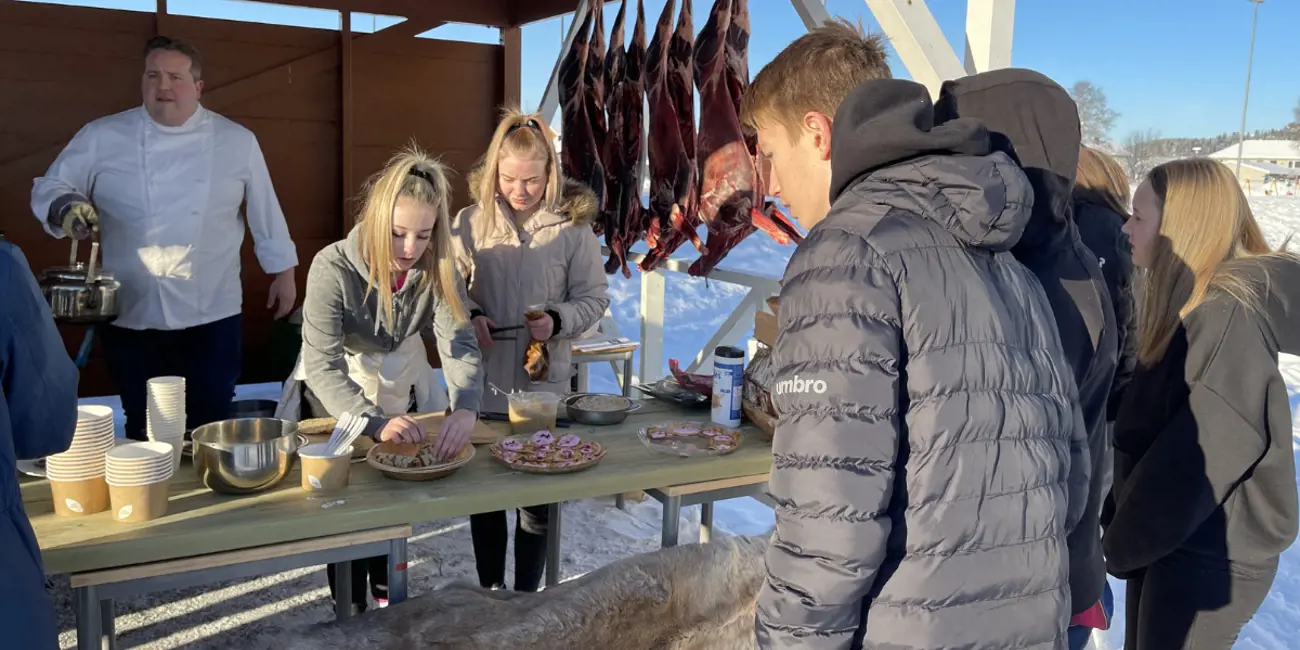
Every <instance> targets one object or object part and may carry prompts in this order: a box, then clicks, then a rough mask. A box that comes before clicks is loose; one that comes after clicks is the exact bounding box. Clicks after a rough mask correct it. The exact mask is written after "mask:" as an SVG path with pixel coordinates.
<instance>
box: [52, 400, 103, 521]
mask: <svg viewBox="0 0 1300 650" xmlns="http://www.w3.org/2000/svg"><path fill="white" fill-rule="evenodd" d="M114 443H115V440H114V438H113V409H112V407H108V406H78V407H77V428H76V431H75V432H74V433H73V434H72V444H71V445H70V446H69V447H68V450H67V451H65V452H63V453H60V454H54V455H53V456H49V457H47V458H46V459H45V475H46V478H48V479H49V481H50V490H51V492H52V494H53V497H54V511H55V512H56V513H58V514H60V515H64V516H76V515H91V514H94V513H96V512H103V511H104V510H106V509H107V508H108V485H107V484H106V483H105V482H104V471H105V461H104V454H106V453H108V451H109V450H110V449H112V448H113V445H114Z"/></svg>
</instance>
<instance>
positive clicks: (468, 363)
mask: <svg viewBox="0 0 1300 650" xmlns="http://www.w3.org/2000/svg"><path fill="white" fill-rule="evenodd" d="M450 200H451V187H450V185H449V183H448V180H447V174H446V171H445V170H444V168H443V166H442V165H441V164H440V163H439V162H438V161H437V160H434V159H433V158H431V157H429V156H428V155H427V154H425V153H424V152H423V151H421V150H420V149H419V148H418V147H416V146H414V145H412V146H410V147H408V148H406V149H404V150H403V151H401V152H400V153H398V154H397V155H395V156H393V157H392V158H391V159H390V160H389V161H388V163H387V164H386V165H385V166H384V168H383V169H382V170H380V171H379V172H378V173H376V174H375V175H374V176H372V177H371V178H370V179H369V180H368V181H367V183H366V185H365V187H364V189H363V192H362V198H361V210H360V213H359V215H358V218H357V223H356V225H355V226H354V227H353V228H352V230H351V232H349V233H348V235H347V238H346V239H344V240H343V241H339V242H335V243H334V244H331V245H329V246H327V247H325V248H324V249H322V250H321V251H320V253H318V254H317V255H316V257H315V259H314V260H312V264H311V270H310V271H309V273H308V275H307V290H306V295H305V296H304V299H303V322H302V352H301V355H300V357H299V363H298V367H297V368H296V369H295V371H294V375H293V378H292V379H291V380H290V381H289V382H286V387H285V392H284V398H283V399H282V400H281V405H280V411H282V412H283V414H282V415H279V417H286V418H288V417H292V418H293V419H295V420H297V419H302V418H306V417H338V416H339V415H340V414H341V413H344V412H347V413H350V414H352V415H356V416H361V417H363V418H365V420H366V421H367V425H366V429H365V433H366V435H369V436H372V437H374V438H375V439H377V440H380V441H390V440H391V441H397V442H409V443H421V442H424V441H425V440H426V438H428V437H430V436H431V435H434V434H436V439H434V440H433V449H434V452H435V453H436V454H437V456H438V457H439V458H442V459H450V458H454V457H455V456H456V455H457V454H458V453H459V452H460V450H461V449H462V448H464V447H465V446H466V445H468V444H469V436H470V432H471V431H472V430H473V428H474V423H475V421H476V420H477V418H478V411H479V408H480V401H481V399H482V393H483V391H482V385H483V364H482V354H481V353H480V351H479V347H478V342H477V340H476V339H475V337H474V330H473V328H472V327H471V325H470V322H469V311H468V308H467V303H466V296H465V288H464V281H463V280H462V278H461V276H460V274H459V273H458V272H457V269H456V265H455V253H454V251H455V250H456V245H455V244H454V242H453V240H452V233H451V223H450V222H451V218H450V214H449V203H450ZM424 335H432V336H433V337H435V339H436V341H437V345H438V353H439V356H440V357H441V359H442V374H443V377H444V378H445V380H446V385H447V388H448V389H449V390H450V406H451V409H452V412H451V414H450V415H448V416H447V418H446V420H445V421H444V424H443V425H442V429H441V430H440V431H438V432H432V431H425V429H424V426H423V425H422V424H421V423H420V422H418V421H417V420H415V419H413V418H411V417H409V416H408V415H407V413H411V412H442V411H444V410H445V409H446V408H447V406H448V401H449V400H448V395H447V393H446V392H444V390H443V388H442V386H441V382H439V381H438V377H437V374H436V373H435V371H434V370H433V368H432V367H430V365H429V361H428V356H427V353H426V351H425V346H424V341H423V336H424ZM387 567H388V564H387V560H386V559H385V558H383V557H380V558H370V559H368V560H358V561H356V562H354V563H353V580H352V585H353V593H352V594H351V597H352V602H353V604H354V605H355V606H357V607H358V608H359V609H361V610H364V609H365V607H366V595H365V585H366V578H367V574H368V577H369V581H370V587H371V595H372V596H373V597H374V598H375V601H376V603H377V604H379V605H380V606H383V605H386V604H387V596H388V588H387ZM331 569H332V567H331ZM333 577H334V576H333V574H332V573H330V579H331V580H330V584H331V590H332V589H333Z"/></svg>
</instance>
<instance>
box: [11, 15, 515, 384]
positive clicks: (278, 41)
mask: <svg viewBox="0 0 1300 650" xmlns="http://www.w3.org/2000/svg"><path fill="white" fill-rule="evenodd" d="M160 24H161V26H162V27H164V29H165V32H164V33H166V34H167V35H169V36H172V37H176V38H183V39H186V40H189V41H191V42H193V43H194V44H195V45H197V46H198V48H199V49H200V51H201V52H202V53H203V57H204V63H205V65H204V70H203V77H204V83H205V89H204V95H203V103H204V105H205V106H207V107H208V108H210V109H213V110H215V111H217V112H219V113H221V114H223V115H225V116H226V117H229V118H231V119H233V120H235V121H236V122H238V123H240V124H242V125H244V126H246V127H248V128H249V129H251V130H252V131H253V132H254V133H255V134H256V135H257V138H258V140H259V141H260V143H261V146H262V150H263V152H264V153H265V156H266V161H267V165H268V167H269V168H270V171H271V178H272V180H273V182H274V183H275V190H276V193H277V194H278V195H279V199H280V204H281V207H282V208H283V209H284V213H285V217H286V218H287V219H288V222H289V231H290V233H291V234H292V236H293V238H294V241H295V243H296V244H297V247H298V256H299V266H298V269H297V278H298V294H299V296H300V297H301V295H302V294H303V290H304V283H305V282H306V275H307V269H308V267H309V266H310V264H311V259H312V257H313V256H314V255H315V254H316V252H317V251H319V250H320V249H321V248H322V247H323V246H325V245H327V244H329V243H331V242H333V241H335V240H338V239H340V238H342V237H343V235H344V234H345V232H346V229H347V228H349V227H350V226H351V224H352V222H353V215H352V214H351V211H352V210H353V208H354V204H352V203H348V210H347V212H345V209H344V205H345V197H348V196H350V195H351V194H352V193H353V192H355V191H356V189H358V188H359V187H360V184H361V182H362V181H363V180H364V179H365V177H366V176H368V175H369V174H371V173H373V172H375V171H377V170H378V169H379V168H380V167H381V166H382V164H383V162H384V161H385V160H386V159H387V158H388V157H389V156H390V155H392V154H393V153H394V152H395V151H396V150H397V149H398V148H400V147H401V146H402V145H404V144H406V143H407V142H409V141H411V140H412V139H413V140H414V141H416V142H417V143H419V144H420V145H421V146H422V147H423V148H425V149H426V150H427V151H429V152H430V153H433V154H435V155H439V156H441V157H442V159H443V162H445V163H447V164H449V165H450V166H451V167H452V168H453V170H454V171H455V172H456V175H455V177H454V179H453V184H454V186H455V187H456V197H455V201H454V204H455V207H456V208H459V207H461V206H463V205H465V203H466V202H467V201H468V197H467V191H466V188H465V182H464V178H465V175H466V174H467V173H468V171H469V168H470V166H471V165H472V164H473V163H474V162H475V160H476V159H477V158H478V156H480V155H481V154H482V152H483V151H484V150H485V149H486V148H487V143H488V140H489V139H490V138H491V134H492V129H493V127H494V126H495V123H496V116H497V110H496V109H497V106H499V105H500V104H501V103H502V101H503V99H504V97H505V92H504V81H503V80H504V76H505V74H506V72H505V58H506V57H505V54H504V52H503V48H502V47H500V46H492V45H480V44H473V43H459V42H450V41H438V40H431V39H416V38H413V37H412V36H413V35H414V34H415V33H418V32H419V31H424V29H427V27H424V28H419V27H421V26H419V25H415V24H414V23H412V24H409V25H407V27H406V28H404V29H403V30H402V31H400V32H399V31H396V30H397V29H398V27H400V25H399V26H397V27H394V28H390V29H389V30H384V31H382V32H379V33H377V34H373V35H355V36H353V37H352V38H351V40H350V43H349V44H348V45H347V46H346V47H340V46H341V44H342V41H343V36H342V34H341V33H340V32H334V31H326V30H318V29H305V28H296V27H283V26H274V25H261V24H252V23H240V22H231V21H220V20H210V19H200V18H190V17H183V16H170V15H167V16H157V17H156V16H155V15H154V14H143V13H134V12H125V11H110V10H102V9H92V8H83V7H67V6H58V5H40V4H28V3H4V2H0V230H2V231H4V232H5V234H6V237H7V238H8V239H9V240H10V241H12V242H14V243H15V244H17V245H18V246H20V247H22V249H23V252H24V253H25V254H26V256H27V258H28V261H29V262H30V263H31V266H32V270H33V272H35V273H39V272H40V270H41V269H44V268H47V267H50V266H55V265H59V264H65V263H66V262H67V255H68V242H67V240H54V239H52V238H50V237H48V236H47V235H46V234H45V233H44V232H43V231H42V230H41V228H40V225H39V224H38V223H37V221H36V219H35V218H34V217H33V216H32V213H31V206H30V198H31V185H32V179H33V178H35V177H37V176H40V175H42V174H43V173H44V171H45V169H46V168H47V167H48V166H49V164H50V163H51V162H52V161H53V160H54V157H55V156H56V155H57V154H58V152H59V150H60V149H61V148H62V146H63V144H64V143H66V142H67V140H68V139H69V138H70V137H71V136H72V135H73V134H74V133H75V132H76V131H77V129H78V128H80V127H81V126H82V125H83V124H85V123H86V122H88V121H90V120H93V119H95V118H98V117H101V116H104V115H108V114H111V113H116V112H118V111H122V110H125V109H128V108H131V107H134V106H138V105H139V104H140V103H141V97H140V78H141V70H142V67H143V56H142V53H141V50H142V48H143V46H144V43H145V41H146V40H147V39H148V38H149V37H150V36H153V35H154V34H155V33H156V32H157V30H158V27H159V26H160ZM418 28H419V29H418ZM417 29H418V31H417ZM349 58H350V61H351V65H350V66H348V65H343V64H341V62H346V61H347V60H348V59H349ZM291 62H292V63H293V65H286V64H289V63H291ZM345 89H347V90H350V92H347V93H345V92H344V90H345ZM349 95H350V104H348V103H347V102H348V99H347V97H348V96H349ZM345 144H346V145H347V146H346V148H345ZM345 161H350V163H349V164H345ZM345 174H347V175H348V179H347V181H345V180H344V175H345ZM345 188H346V191H345ZM252 249H253V247H252V237H251V235H249V236H247V237H246V238H245V244H244V249H243V280H244V324H245V325H244V327H245V332H244V374H243V376H242V377H241V380H240V381H241V383H251V382H260V381H268V380H279V379H282V377H273V376H270V374H269V373H270V370H269V360H270V359H271V358H272V356H273V355H272V350H270V349H269V339H270V333H271V317H270V314H269V313H268V312H267V310H266V308H265V305H266V293H267V288H268V286H269V285H270V278H269V276H267V275H266V274H265V273H263V272H262V270H261V268H260V267H259V266H258V264H257V259H256V257H255V256H254V255H253V250H252ZM82 254H83V256H84V255H85V251H84V247H83V253H82ZM299 304H300V305H301V299H300V300H299ZM83 335H84V329H83V328H79V327H64V340H65V342H66V343H67V345H68V350H69V353H70V354H75V353H76V351H77V349H78V347H79V346H80V344H81V341H82V337H83ZM81 393H82V395H83V396H90V395H103V394H113V393H116V390H115V389H114V387H113V386H112V384H111V382H109V381H108V377H107V372H106V370H105V368H104V366H103V363H102V360H101V358H100V354H99V350H98V345H96V349H95V350H94V352H93V353H92V357H91V361H90V362H89V363H88V364H87V366H86V368H85V369H84V370H83V372H82V380H81Z"/></svg>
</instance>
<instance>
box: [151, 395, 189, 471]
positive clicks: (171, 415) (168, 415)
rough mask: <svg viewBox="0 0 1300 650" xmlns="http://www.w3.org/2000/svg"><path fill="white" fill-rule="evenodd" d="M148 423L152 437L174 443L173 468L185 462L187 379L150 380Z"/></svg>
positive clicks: (177, 467) (175, 468)
mask: <svg viewBox="0 0 1300 650" xmlns="http://www.w3.org/2000/svg"><path fill="white" fill-rule="evenodd" d="M148 389H149V390H148V403H147V404H146V409H147V410H146V423H147V426H148V432H149V440H151V441H153V442H165V443H167V444H169V445H171V446H172V449H173V452H172V456H173V457H172V471H173V472H175V471H176V470H177V469H179V468H180V464H181V447H182V445H183V444H184V442H185V378H184V377H154V378H153V379H150V380H149V383H148Z"/></svg>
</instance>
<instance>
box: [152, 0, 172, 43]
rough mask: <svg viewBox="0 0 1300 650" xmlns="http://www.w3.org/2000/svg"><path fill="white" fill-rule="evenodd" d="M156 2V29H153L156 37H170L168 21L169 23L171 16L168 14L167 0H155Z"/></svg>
mask: <svg viewBox="0 0 1300 650" xmlns="http://www.w3.org/2000/svg"><path fill="white" fill-rule="evenodd" d="M154 2H155V7H156V8H155V9H154V15H153V16H154V27H153V31H154V34H155V35H158V36H163V35H168V34H167V22H168V21H167V17H168V15H169V14H168V13H167V0H154Z"/></svg>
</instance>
